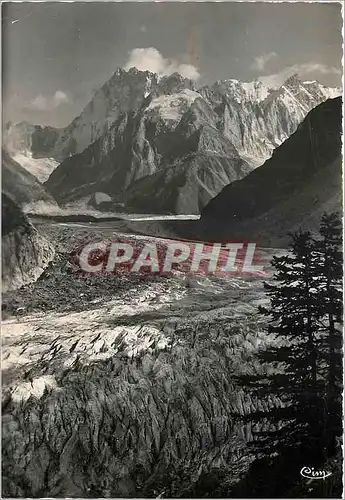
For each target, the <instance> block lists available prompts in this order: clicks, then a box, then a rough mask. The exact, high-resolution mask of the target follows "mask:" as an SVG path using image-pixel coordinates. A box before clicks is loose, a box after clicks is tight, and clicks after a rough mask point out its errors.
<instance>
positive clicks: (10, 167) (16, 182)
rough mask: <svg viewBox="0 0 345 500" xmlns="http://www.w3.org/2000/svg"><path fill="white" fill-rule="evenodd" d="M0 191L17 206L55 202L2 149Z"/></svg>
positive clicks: (41, 186) (38, 183)
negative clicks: (0, 182) (0, 183)
mask: <svg viewBox="0 0 345 500" xmlns="http://www.w3.org/2000/svg"><path fill="white" fill-rule="evenodd" d="M1 156H2V191H3V192H4V193H5V194H6V195H7V196H9V197H10V198H12V200H14V201H15V202H16V203H17V204H18V205H19V206H23V205H25V204H34V203H37V202H45V203H48V204H49V205H55V206H56V201H55V200H54V198H53V197H52V195H51V194H50V193H48V192H47V191H46V189H45V188H44V186H43V185H42V184H41V183H40V182H39V181H38V179H36V177H35V176H33V175H32V174H30V172H28V171H27V170H26V169H25V168H23V167H22V166H21V165H19V163H17V162H16V161H14V160H13V158H11V156H10V155H9V153H8V152H7V151H6V150H5V149H2V153H1Z"/></svg>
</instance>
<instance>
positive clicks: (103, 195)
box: [95, 192, 111, 205]
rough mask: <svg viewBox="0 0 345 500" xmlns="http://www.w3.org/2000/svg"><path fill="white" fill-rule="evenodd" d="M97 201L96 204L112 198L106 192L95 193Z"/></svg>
mask: <svg viewBox="0 0 345 500" xmlns="http://www.w3.org/2000/svg"><path fill="white" fill-rule="evenodd" d="M95 201H96V205H99V204H100V203H103V202H104V201H111V198H110V196H109V195H108V194H106V193H100V192H98V193H95Z"/></svg>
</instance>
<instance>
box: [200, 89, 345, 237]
mask: <svg viewBox="0 0 345 500" xmlns="http://www.w3.org/2000/svg"><path fill="white" fill-rule="evenodd" d="M341 123H342V99H341V98H340V97H338V98H335V99H329V100H327V101H326V102H324V103H322V104H320V105H319V106H317V107H316V108H315V109H313V110H312V111H310V113H309V114H308V115H307V117H306V118H305V120H304V121H303V122H302V123H301V125H300V126H299V127H298V129H297V131H296V132H295V133H294V134H293V135H292V136H291V137H290V138H289V139H287V140H286V141H285V142H284V143H283V144H282V145H281V146H280V147H278V148H277V149H276V150H275V151H274V153H273V156H272V158H270V159H269V160H267V161H266V163H265V164H264V165H263V166H262V167H260V168H258V169H256V170H255V171H254V172H251V173H250V174H249V175H248V176H247V177H246V178H245V179H242V180H240V181H238V182H234V183H232V184H230V185H228V186H226V187H225V188H224V189H223V190H222V191H221V193H219V195H218V196H216V197H215V198H214V199H213V200H211V201H210V203H209V204H208V205H207V206H206V207H205V209H204V210H203V212H202V216H201V227H202V231H203V234H204V235H207V236H208V237H216V238H217V237H218V238H219V237H221V238H224V237H229V236H233V237H239V236H241V237H243V238H246V240H248V239H250V240H251V241H257V242H258V243H259V244H265V245H267V244H271V245H273V244H282V243H283V242H286V240H287V238H288V237H287V236H286V235H287V233H288V232H289V231H293V230H296V229H298V228H299V227H301V228H303V229H307V230H311V231H316V230H317V228H318V225H319V219H320V216H321V214H322V213H323V212H324V211H327V212H329V211H333V210H341V209H342V159H341V132H342V126H341Z"/></svg>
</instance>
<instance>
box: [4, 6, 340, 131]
mask: <svg viewBox="0 0 345 500" xmlns="http://www.w3.org/2000/svg"><path fill="white" fill-rule="evenodd" d="M2 16H3V92H4V99H5V111H6V119H7V118H12V119H14V120H16V121H17V120H19V119H27V120H29V121H34V122H42V123H50V124H52V125H57V126H60V125H61V126H62V125H65V124H67V123H68V122H69V121H71V119H72V118H73V117H74V116H76V115H77V114H79V112H80V110H81V109H82V107H83V106H84V105H85V104H86V103H87V102H88V100H89V99H90V97H91V95H92V92H93V91H94V90H95V89H96V88H98V87H99V86H100V85H102V84H103V83H104V82H105V81H106V80H107V79H108V78H109V77H110V76H111V74H112V73H113V72H114V71H115V70H116V68H117V67H119V66H120V67H124V66H126V65H127V64H130V63H131V62H132V61H133V60H136V61H139V62H137V64H142V65H146V64H148V62H147V61H149V62H150V64H151V65H152V64H153V66H152V67H155V66H154V64H156V65H157V67H159V68H161V71H162V72H169V71H172V70H175V69H178V70H181V71H185V72H186V74H187V73H188V72H190V73H189V74H190V75H192V76H193V77H197V76H198V74H200V78H199V83H200V84H205V83H210V82H212V81H214V80H218V79H223V78H237V79H240V80H252V79H254V78H256V77H258V76H261V75H269V74H271V73H278V74H279V73H282V75H283V76H285V75H286V74H289V72H292V71H299V72H300V73H301V76H302V77H304V78H306V79H314V78H317V79H319V80H320V81H321V82H322V83H324V84H327V85H340V82H341V56H342V45H341V44H342V40H341V24H342V20H341V8H340V4H322V3H319V4H318V3H297V4H294V3H249V2H248V3H247V2H241V3H235V2H227V3H212V2H210V3H188V2H187V3H173V2H162V3H145V4H144V3H130V2H123V3H97V4H96V3H59V4H57V3H36V4H35V3H31V4H30V3H6V4H3V12H2ZM135 49H150V50H151V49H156V52H152V50H151V52H148V51H147V50H146V52H145V51H143V52H142V53H141V54H142V55H143V59H140V58H139V59H138V57H139V56H140V53H138V52H137V53H135V52H132V51H134V50H135ZM138 54H139V56H138ZM157 54H158V55H157ZM152 55H153V56H154V60H153V61H152V57H151V56H152ZM134 56H136V57H137V59H135V57H134ZM148 56H150V57H151V59H150V58H149V59H148ZM155 58H156V59H155ZM150 67H151V66H150ZM181 68H182V69H181ZM194 70H195V72H194Z"/></svg>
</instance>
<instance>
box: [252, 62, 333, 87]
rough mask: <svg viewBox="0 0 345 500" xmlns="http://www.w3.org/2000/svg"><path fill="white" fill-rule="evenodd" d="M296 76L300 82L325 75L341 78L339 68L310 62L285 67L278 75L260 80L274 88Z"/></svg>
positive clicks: (262, 77) (263, 77)
mask: <svg viewBox="0 0 345 500" xmlns="http://www.w3.org/2000/svg"><path fill="white" fill-rule="evenodd" d="M296 74H297V75H299V77H300V78H301V79H302V80H307V79H309V78H313V79H316V80H317V79H318V78H320V77H322V76H325V75H339V76H341V74H342V72H341V70H340V69H339V68H335V67H334V66H326V65H325V64H320V63H313V62H310V63H302V64H293V65H292V66H287V67H285V68H284V69H282V70H281V71H279V72H278V73H274V74H271V75H266V76H261V77H260V80H261V81H262V82H264V83H265V84H266V85H270V86H271V87H273V88H274V87H276V86H280V85H282V84H283V83H284V82H285V80H287V79H288V78H289V77H290V76H292V75H296Z"/></svg>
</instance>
